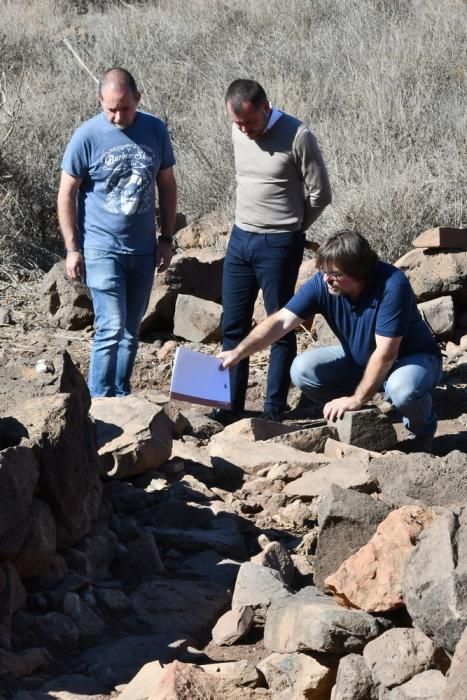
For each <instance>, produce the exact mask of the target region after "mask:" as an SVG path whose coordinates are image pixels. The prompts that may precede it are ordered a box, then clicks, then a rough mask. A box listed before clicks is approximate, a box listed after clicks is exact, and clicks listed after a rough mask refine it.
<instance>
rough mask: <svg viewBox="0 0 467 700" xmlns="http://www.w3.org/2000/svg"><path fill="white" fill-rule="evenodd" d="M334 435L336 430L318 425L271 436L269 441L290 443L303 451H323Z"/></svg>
mask: <svg viewBox="0 0 467 700" xmlns="http://www.w3.org/2000/svg"><path fill="white" fill-rule="evenodd" d="M333 435H335V430H334V429H332V428H330V427H329V426H328V425H316V426H311V427H309V428H301V429H299V430H291V431H290V432H288V433H285V434H283V435H278V436H276V437H273V438H269V439H268V440H267V442H273V443H279V444H281V445H288V446H289V447H294V448H295V449H296V450H301V451H302V452H323V451H324V445H325V444H326V440H327V439H328V438H329V437H332V436H333Z"/></svg>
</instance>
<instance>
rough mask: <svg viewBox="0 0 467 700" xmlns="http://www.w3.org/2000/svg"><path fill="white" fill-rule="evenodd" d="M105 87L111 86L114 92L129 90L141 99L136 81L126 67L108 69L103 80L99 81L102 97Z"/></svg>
mask: <svg viewBox="0 0 467 700" xmlns="http://www.w3.org/2000/svg"><path fill="white" fill-rule="evenodd" d="M104 88H110V89H111V90H113V91H114V92H124V91H125V90H129V91H130V92H132V93H133V95H134V96H135V97H136V96H137V99H138V100H139V98H140V94H139V92H138V88H137V87H136V81H135V79H134V78H133V76H132V75H131V73H130V72H129V71H127V70H125V68H120V67H118V66H115V67H114V68H109V70H106V71H105V73H104V75H103V76H102V78H101V80H100V81H99V97H102V92H103V90H104Z"/></svg>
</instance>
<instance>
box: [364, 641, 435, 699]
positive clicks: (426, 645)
mask: <svg viewBox="0 0 467 700" xmlns="http://www.w3.org/2000/svg"><path fill="white" fill-rule="evenodd" d="M363 658H364V659H365V661H366V664H367V666H368V668H369V669H370V671H371V673H372V675H373V678H374V679H375V680H376V681H377V682H378V683H380V684H381V685H384V686H385V687H386V688H393V687H394V686H396V685H402V683H405V682H406V681H408V680H410V679H411V678H413V676H416V675H417V674H418V673H421V672H422V671H427V670H428V669H430V668H434V667H435V666H436V647H435V645H434V644H433V642H432V641H431V639H429V638H428V637H427V636H426V635H425V634H423V632H421V631H420V630H418V629H405V628H397V629H391V630H388V631H387V632H384V634H382V635H381V636H380V637H378V638H377V639H373V640H372V641H371V642H368V644H367V645H366V647H365V649H364V650H363Z"/></svg>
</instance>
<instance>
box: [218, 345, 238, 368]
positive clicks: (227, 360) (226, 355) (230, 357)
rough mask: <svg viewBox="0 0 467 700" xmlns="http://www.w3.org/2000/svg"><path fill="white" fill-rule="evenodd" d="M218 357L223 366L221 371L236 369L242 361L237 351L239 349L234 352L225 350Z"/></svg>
mask: <svg viewBox="0 0 467 700" xmlns="http://www.w3.org/2000/svg"><path fill="white" fill-rule="evenodd" d="M216 357H217V359H218V360H221V364H220V365H219V369H220V370H224V369H228V367H234V366H235V365H238V363H239V362H240V360H241V359H242V358H241V355H240V353H239V352H238V351H237V348H234V350H224V351H223V352H220V353H219V354H218V355H216Z"/></svg>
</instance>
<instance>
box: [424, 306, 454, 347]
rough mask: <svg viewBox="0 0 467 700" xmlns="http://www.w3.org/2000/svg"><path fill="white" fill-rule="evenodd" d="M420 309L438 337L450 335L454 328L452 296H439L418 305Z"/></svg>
mask: <svg viewBox="0 0 467 700" xmlns="http://www.w3.org/2000/svg"><path fill="white" fill-rule="evenodd" d="M418 309H419V311H420V313H421V314H422V316H423V318H424V319H425V321H426V322H427V323H428V325H429V326H430V328H431V330H432V331H433V333H434V335H435V336H436V337H437V338H446V337H449V336H450V335H451V334H452V332H453V330H454V303H453V301H452V297H450V296H446V297H438V298H437V299H431V300H430V301H425V302H423V303H422V304H419V305H418Z"/></svg>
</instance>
